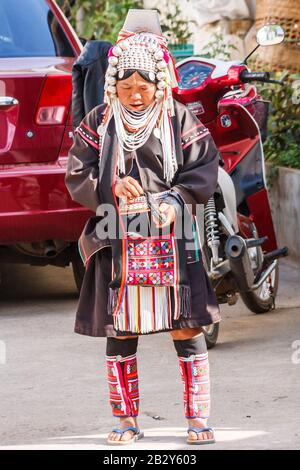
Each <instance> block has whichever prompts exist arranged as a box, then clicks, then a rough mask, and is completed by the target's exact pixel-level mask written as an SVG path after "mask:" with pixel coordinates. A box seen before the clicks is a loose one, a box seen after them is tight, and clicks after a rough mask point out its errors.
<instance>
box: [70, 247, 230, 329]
mask: <svg viewBox="0 0 300 470" xmlns="http://www.w3.org/2000/svg"><path fill="white" fill-rule="evenodd" d="M187 269H188V275H189V280H190V286H191V295H192V314H191V317H190V318H179V320H173V322H172V328H171V329H172V330H180V329H183V328H197V327H198V328H199V327H201V326H206V325H210V324H212V323H217V322H219V321H220V320H221V316H220V309H219V305H218V301H217V298H216V294H215V292H214V290H213V287H212V284H211V281H210V279H209V277H208V275H207V273H206V271H205V269H204V266H203V262H202V260H201V261H197V262H193V263H190V264H188V265H187ZM111 272H112V255H111V248H109V247H108V248H107V247H106V248H102V249H101V250H99V251H97V252H96V253H95V254H94V255H93V256H92V257H91V259H90V260H89V262H88V265H87V268H86V271H85V275H84V278H83V284H82V288H81V291H80V296H79V301H78V305H77V311H76V319H75V328H74V331H75V333H78V334H82V335H88V336H98V337H106V336H124V335H125V336H130V335H131V334H133V333H131V332H124V331H122V332H121V331H116V330H115V329H114V326H113V318H112V315H109V314H108V309H107V303H108V291H109V289H108V284H109V283H110V281H111ZM171 329H168V330H162V331H170V330H171ZM153 333H158V332H151V333H144V334H153ZM136 335H137V333H134V336H136Z"/></svg>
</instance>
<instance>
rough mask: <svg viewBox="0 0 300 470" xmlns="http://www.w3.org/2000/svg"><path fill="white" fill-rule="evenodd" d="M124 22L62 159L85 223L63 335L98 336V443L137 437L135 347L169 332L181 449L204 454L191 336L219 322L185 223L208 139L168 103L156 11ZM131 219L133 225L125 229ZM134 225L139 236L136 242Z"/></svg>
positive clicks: (209, 179)
mask: <svg viewBox="0 0 300 470" xmlns="http://www.w3.org/2000/svg"><path fill="white" fill-rule="evenodd" d="M135 12H136V10H135V11H129V13H128V16H127V19H126V22H125V24H124V27H123V29H122V30H121V31H120V34H119V37H118V41H117V43H116V45H115V46H114V47H112V48H111V50H110V51H109V67H108V69H107V73H106V85H105V103H104V104H101V105H99V106H97V107H95V108H94V109H93V110H92V111H91V112H89V113H88V114H87V116H86V117H85V118H84V119H83V121H82V122H81V124H80V125H79V126H78V127H77V129H76V132H75V141H74V144H73V146H72V148H71V149H70V153H69V161H68V168H67V173H66V179H65V181H66V185H67V188H68V190H69V192H70V195H71V197H72V199H73V200H75V201H77V202H78V203H80V204H82V205H83V206H85V207H87V208H89V209H91V210H92V211H95V212H96V216H95V217H91V218H90V219H89V220H88V221H87V223H86V225H85V228H84V230H83V232H82V234H81V237H80V240H79V247H80V251H81V254H82V257H83V261H84V263H85V267H86V271H85V275H84V279H83V285H82V288H81V292H80V298H79V303H78V308H77V313H76V321H75V332H76V333H79V334H83V335H90V336H98V337H101V336H102V337H103V336H106V337H107V349H106V360H107V380H108V386H109V393H110V404H111V407H112V412H113V416H115V417H118V418H119V420H120V423H119V426H118V427H117V428H115V429H113V431H112V432H111V433H110V434H109V436H108V443H109V444H112V445H121V444H122V445H124V444H129V443H132V442H134V441H136V440H137V439H140V438H141V437H143V433H142V432H141V431H140V429H139V426H138V423H137V416H138V413H139V384H138V370H137V357H136V353H137V345H138V338H139V336H140V335H142V334H153V333H156V332H160V331H169V332H170V334H171V335H172V338H173V341H174V346H175V349H176V352H177V355H178V360H179V366H180V373H181V378H182V382H183V387H184V393H183V401H184V409H185V416H186V418H187V420H188V438H187V442H188V443H189V444H206V443H212V442H214V430H213V429H212V428H209V427H207V420H208V417H209V411H210V382H209V363H208V354H207V348H206V342H205V338H204V335H203V332H202V328H201V327H202V326H204V325H210V324H211V323H215V322H219V321H220V312H219V307H218V303H217V299H216V296H215V293H214V291H213V289H212V286H211V283H210V280H209V278H208V276H207V274H206V272H205V269H204V266H203V262H202V257H201V251H200V248H199V240H198V245H197V223H196V217H195V214H196V208H197V205H198V204H204V203H206V202H207V200H208V199H209V197H210V196H211V195H212V194H213V192H214V190H215V188H216V184H217V174H218V164H219V154H218V151H217V148H216V146H215V144H214V142H213V140H212V137H211V135H210V133H209V131H208V130H207V129H206V128H205V127H204V126H203V125H202V124H201V122H200V121H199V120H198V119H197V118H196V116H195V115H194V114H192V112H190V111H189V110H188V108H187V107H185V106H184V105H183V104H181V103H179V102H176V101H175V100H173V98H172V87H173V86H176V84H177V80H176V72H175V69H174V61H173V59H172V57H171V55H170V53H169V51H168V49H167V44H166V40H165V38H164V37H163V36H162V34H161V31H160V27H159V22H158V26H157V16H156V15H157V12H155V11H149V10H139V11H138V18H139V24H138V27H137V26H136V13H135ZM151 196H152V198H151ZM149 198H150V199H149ZM103 205H105V206H103ZM103 207H105V208H107V207H111V208H113V209H114V210H115V211H116V214H117V216H116V218H115V219H116V220H115V225H116V233H117V235H111V234H110V235H108V234H109V229H108V234H107V233H106V234H104V235H101V233H102V232H101V230H100V229H99V224H100V223H101V221H102V222H103V220H104V218H105V215H106V213H105V214H104V213H102V212H101V208H103ZM157 207H159V210H158V211H157ZM155 208H156V209H155ZM185 208H188V211H184V209H185ZM104 212H105V211H104ZM183 212H184V213H185V217H186V212H187V214H188V217H187V218H188V219H189V223H190V226H191V228H192V231H191V233H192V235H193V236H192V240H193V243H194V245H193V248H194V249H190V248H189V249H186V246H187V245H186V244H185V242H186V239H185V235H184V234H183V235H182V236H181V237H177V236H176V227H179V222H178V220H179V217H180V215H181V218H182V219H180V220H183V216H182V214H183ZM160 215H161V218H160ZM136 217H141V219H140V222H141V223H140V224H136V225H135V230H132V229H128V227H130V224H131V223H132V222H135V218H136ZM145 217H146V219H145ZM145 220H147V222H146V224H145V223H143V221H144V222H145ZM151 222H153V224H152V230H153V226H154V228H156V234H154V235H153V231H151V230H150V229H149V227H150V225H151ZM126 224H127V225H126ZM108 225H109V224H108ZM138 226H139V227H141V226H143V227H144V228H143V229H140V231H138V229H137V227H138ZM145 226H146V229H145ZM100 232H101V233H100Z"/></svg>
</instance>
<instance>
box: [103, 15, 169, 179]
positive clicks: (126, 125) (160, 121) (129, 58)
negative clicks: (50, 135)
mask: <svg viewBox="0 0 300 470" xmlns="http://www.w3.org/2000/svg"><path fill="white" fill-rule="evenodd" d="M108 63H109V66H108V69H107V72H106V76H105V87H104V88H105V95H104V101H105V102H106V103H107V104H108V107H107V112H106V114H105V118H104V122H103V123H102V124H101V126H100V127H99V128H98V132H99V133H102V134H103V133H104V132H105V130H106V127H107V125H108V122H109V121H110V118H111V117H112V116H114V119H115V123H116V133H117V136H118V142H119V151H118V172H119V173H120V172H121V173H125V161H124V150H126V151H132V150H136V149H138V148H139V147H141V146H142V145H144V143H145V142H146V141H147V140H148V138H149V136H150V134H151V133H152V131H153V132H154V135H155V136H156V137H157V138H159V139H160V140H161V143H162V150H163V159H164V178H165V179H166V180H167V181H171V180H172V179H173V177H174V174H175V172H176V170H177V161H176V153H175V148H174V137H173V129H172V125H171V119H170V118H171V116H173V115H174V106H173V97H172V88H173V87H175V86H177V73H176V70H175V63H174V59H173V57H172V55H171V54H170V52H169V51H168V48H167V40H166V38H165V37H164V36H163V35H162V33H161V29H160V25H159V20H158V13H157V11H156V10H129V12H128V15H127V18H126V21H125V23H124V26H123V28H122V29H121V31H120V33H119V36H118V40H117V42H116V44H115V45H114V46H113V47H112V48H111V49H110V50H109V54H108ZM129 69H131V70H136V71H145V72H148V75H149V78H150V80H151V81H152V82H154V83H156V86H157V90H156V92H155V101H154V103H153V104H151V105H150V106H148V107H147V108H146V109H145V110H143V111H130V110H129V109H128V108H126V107H125V106H123V105H122V104H121V103H120V101H119V99H118V96H117V90H116V83H117V80H118V79H122V78H123V76H124V73H125V70H129Z"/></svg>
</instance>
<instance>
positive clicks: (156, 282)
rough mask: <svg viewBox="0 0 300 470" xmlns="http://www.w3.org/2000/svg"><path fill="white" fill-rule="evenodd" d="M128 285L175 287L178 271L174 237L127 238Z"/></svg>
mask: <svg viewBox="0 0 300 470" xmlns="http://www.w3.org/2000/svg"><path fill="white" fill-rule="evenodd" d="M126 252H127V284H128V285H135V286H173V285H174V280H175V270H176V250H175V241H174V237H173V236H171V235H169V236H168V237H167V238H161V237H160V238H153V237H147V238H142V239H139V238H138V239H135V238H127V240H126Z"/></svg>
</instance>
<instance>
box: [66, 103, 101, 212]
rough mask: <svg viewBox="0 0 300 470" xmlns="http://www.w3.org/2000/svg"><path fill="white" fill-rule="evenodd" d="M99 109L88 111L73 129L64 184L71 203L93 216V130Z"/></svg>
mask: <svg viewBox="0 0 300 470" xmlns="http://www.w3.org/2000/svg"><path fill="white" fill-rule="evenodd" d="M99 113H100V114H101V112H100V111H99V106H97V107H96V108H94V109H92V111H90V112H89V113H88V114H87V115H86V117H85V118H84V119H83V120H82V121H81V123H80V124H79V126H78V127H77V128H76V129H75V133H74V135H75V138H74V142H73V145H72V147H71V148H70V150H69V156H68V164H67V170H66V175H65V184H66V187H67V189H68V191H69V193H70V196H71V198H72V199H73V201H76V202H78V203H79V204H81V205H83V206H84V207H86V208H88V209H90V210H92V211H94V212H96V210H97V207H98V206H99V204H100V198H99V190H98V176H99V166H98V165H99V139H98V135H97V132H96V130H97V126H98V122H99V117H98V116H99Z"/></svg>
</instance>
